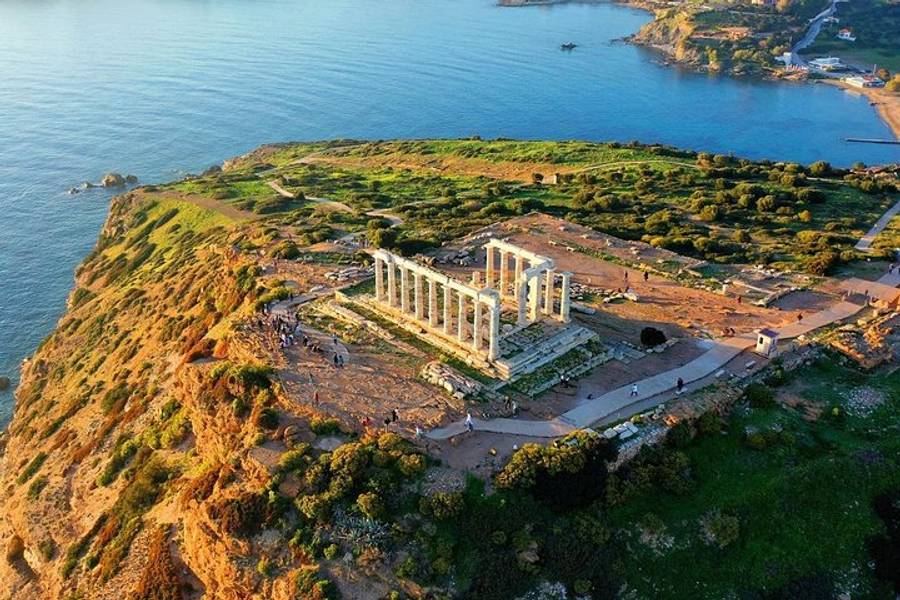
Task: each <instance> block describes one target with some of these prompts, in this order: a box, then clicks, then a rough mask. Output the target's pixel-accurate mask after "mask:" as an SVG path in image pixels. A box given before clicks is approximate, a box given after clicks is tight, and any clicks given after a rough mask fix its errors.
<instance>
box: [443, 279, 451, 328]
mask: <svg viewBox="0 0 900 600" xmlns="http://www.w3.org/2000/svg"><path fill="white" fill-rule="evenodd" d="M452 293H453V292H452V291H451V290H450V286H449V285H447V284H444V333H445V334H447V335H450V328H451V327H452V326H453V320H452V319H451V318H450V301H451V300H452V299H453V298H452V296H451V294H452Z"/></svg>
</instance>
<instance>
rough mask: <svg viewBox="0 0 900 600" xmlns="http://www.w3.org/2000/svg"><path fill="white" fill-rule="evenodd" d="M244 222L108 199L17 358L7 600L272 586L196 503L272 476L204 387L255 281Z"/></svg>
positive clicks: (240, 425)
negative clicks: (59, 310)
mask: <svg viewBox="0 0 900 600" xmlns="http://www.w3.org/2000/svg"><path fill="white" fill-rule="evenodd" d="M248 227H249V225H247V224H243V225H238V224H235V223H232V222H229V221H228V219H227V218H226V217H223V216H222V215H221V214H218V213H216V212H214V211H211V210H208V209H204V208H201V207H198V206H197V205H194V204H190V203H186V202H183V201H179V200H177V199H175V198H169V197H166V196H165V195H164V194H157V195H151V194H148V193H146V192H144V191H141V190H138V191H135V192H133V193H129V194H126V195H124V196H121V197H119V198H117V199H116V200H115V201H114V202H113V204H112V206H111V209H110V215H109V218H108V220H107V222H106V224H105V226H104V228H103V231H102V233H101V235H100V239H99V242H98V244H97V247H96V249H95V250H94V251H93V252H92V253H91V254H90V256H88V257H87V259H86V260H85V261H84V263H83V264H82V265H81V266H80V267H79V268H78V270H77V274H76V282H75V289H74V291H73V292H72V294H71V296H70V298H69V303H68V304H69V309H68V311H67V313H66V314H65V315H64V316H63V318H62V319H61V320H60V322H59V324H58V327H57V329H56V330H55V332H54V333H53V334H52V335H50V336H49V337H48V338H47V339H46V340H45V342H44V343H43V344H42V345H41V347H40V348H39V349H38V351H37V352H36V353H35V355H34V356H33V357H32V358H31V360H29V361H28V363H27V364H26V365H25V367H24V369H23V374H22V382H21V385H20V387H19V389H18V391H17V405H16V411H15V415H14V418H13V421H12V423H11V425H10V427H9V430H8V435H7V436H5V447H4V448H2V457H0V506H3V511H2V519H0V540H2V541H3V544H4V545H5V553H4V557H3V560H2V561H0V598H5V597H9V598H68V597H72V598H116V599H122V598H124V597H130V598H142V597H151V595H149V594H150V591H154V592H153V593H154V594H156V595H153V596H152V597H157V598H162V597H177V596H176V595H174V594H175V592H174V591H173V592H172V594H173V595H169V596H166V595H159V591H160V590H163V591H165V590H167V589H168V590H176V591H177V590H178V589H179V587H181V588H182V589H181V591H183V592H187V594H188V595H190V594H192V593H195V592H200V591H202V590H205V591H206V594H207V595H206V597H209V598H247V597H249V596H251V595H252V593H262V594H263V595H265V596H266V597H270V596H272V592H271V590H272V588H273V587H275V586H276V585H278V580H277V579H276V580H274V581H270V582H269V583H267V584H266V585H264V586H262V587H260V586H259V585H257V581H256V579H258V578H259V576H258V575H257V574H256V572H255V569H254V567H255V561H254V562H252V563H250V562H249V561H248V559H247V556H248V555H249V554H250V549H249V548H248V547H247V544H243V545H242V544H241V543H240V542H238V541H236V540H235V539H233V538H232V536H231V535H230V533H228V532H226V531H224V530H223V528H222V526H221V525H220V524H217V523H218V522H217V521H215V520H214V519H210V518H209V516H208V514H207V510H206V508H205V507H206V506H207V505H210V506H213V505H216V503H219V504H220V505H224V504H222V503H223V502H224V501H225V499H227V498H229V497H237V496H239V495H240V494H242V493H245V492H246V490H256V489H257V488H259V487H260V486H261V485H263V483H264V479H265V478H264V477H262V476H261V473H260V471H259V469H258V468H256V470H254V469H253V468H245V464H244V463H245V460H246V452H245V450H246V448H248V447H250V446H251V445H252V440H251V439H250V438H251V437H252V435H251V434H250V432H249V431H247V430H248V425H247V423H249V422H250V421H248V420H246V419H244V420H243V421H241V420H239V419H237V418H236V417H235V416H234V413H232V412H231V411H228V412H225V413H223V412H222V411H221V410H218V409H216V407H215V406H214V405H213V404H211V403H210V400H209V397H208V393H207V389H208V387H209V386H207V385H206V384H205V383H204V382H205V381H206V380H205V378H207V377H208V376H209V371H210V370H211V369H212V368H214V365H212V364H208V363H210V362H213V363H222V364H225V359H227V358H228V357H229V356H231V355H232V354H234V353H239V350H238V347H237V346H238V344H237V343H236V342H235V343H231V342H230V340H231V338H232V337H233V336H232V332H231V329H230V323H231V321H232V319H234V318H235V317H236V316H237V315H239V314H241V311H242V310H247V308H246V307H247V305H248V303H249V302H250V301H251V300H252V299H253V297H254V294H256V293H257V291H258V290H257V289H256V283H255V277H254V272H255V271H254V268H255V267H253V260H252V259H249V258H247V257H245V256H243V255H242V254H241V253H240V252H239V251H238V250H237V249H235V246H234V245H235V244H237V243H240V242H241V241H242V240H243V239H244V238H245V236H246V234H247V231H248ZM229 347H231V350H229ZM213 354H215V355H216V356H217V357H218V359H221V360H217V359H214V358H211V355H213ZM243 356H244V357H246V356H247V355H246V353H245V354H244V355H243ZM206 357H209V358H206ZM229 385H232V384H229V383H228V382H227V381H226V382H223V383H221V384H220V385H219V392H218V393H219V394H220V395H222V396H227V397H228V398H231V397H237V396H239V395H240V394H245V393H250V392H251V390H249V389H247V390H244V389H236V390H233V391H229V390H228V386H229ZM248 464H249V463H248ZM220 479H221V480H223V481H224V480H225V479H227V480H228V483H229V486H228V491H227V492H223V491H221V489H220V488H221V487H222V483H221V482H220ZM173 525H176V526H174V527H173ZM242 557H243V558H242ZM176 574H177V575H178V576H176ZM178 579H181V581H180V582H179V581H178ZM226 581H227V582H229V583H228V584H219V583H218V582H226ZM184 584H187V587H184ZM282 585H283V584H282ZM192 590H193V591H192ZM275 596H276V597H277V594H276V595H275Z"/></svg>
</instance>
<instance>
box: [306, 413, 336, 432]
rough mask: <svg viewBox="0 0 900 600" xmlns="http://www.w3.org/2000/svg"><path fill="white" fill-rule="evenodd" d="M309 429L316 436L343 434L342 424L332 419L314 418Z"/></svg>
mask: <svg viewBox="0 0 900 600" xmlns="http://www.w3.org/2000/svg"><path fill="white" fill-rule="evenodd" d="M309 428H310V429H312V432H313V433H315V434H316V435H334V434H336V433H340V432H341V422H340V421H338V420H337V419H335V418H332V417H313V418H312V419H311V420H310V422H309Z"/></svg>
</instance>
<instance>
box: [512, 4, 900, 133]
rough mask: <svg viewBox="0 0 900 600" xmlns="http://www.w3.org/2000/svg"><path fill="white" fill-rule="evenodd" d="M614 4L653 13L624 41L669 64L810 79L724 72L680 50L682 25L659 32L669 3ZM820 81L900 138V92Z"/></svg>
mask: <svg viewBox="0 0 900 600" xmlns="http://www.w3.org/2000/svg"><path fill="white" fill-rule="evenodd" d="M600 1H602V0H498V2H497V4H498V6H502V7H511V8H515V7H526V6H549V5H556V4H575V3H577V4H592V3H598V2H600ZM611 3H613V4H620V5H622V6H627V7H629V8H637V9H640V10H644V11H647V12H649V13H651V14H653V16H654V20H653V21H651V22H650V23H648V24H647V26H645V27H642V28H641V29H640V30H639V31H636V32H634V33H633V34H631V35H628V36H626V37H625V38H623V41H625V42H628V43H630V44H634V45H636V46H641V47H644V48H647V49H650V50H653V51H655V52H658V53H660V54H662V55H663V56H664V57H665V62H664V64H665V66H670V65H671V64H672V63H675V64H678V65H680V66H683V67H687V68H689V69H692V70H695V71H698V72H720V73H722V74H727V75H734V76H739V77H747V76H750V77H754V76H757V77H759V78H760V79H767V80H771V81H783V80H788V79H790V80H798V81H808V80H807V79H805V78H802V79H801V78H796V77H792V76H790V74H787V76H786V74H785V72H784V71H782V70H771V69H769V70H767V71H764V72H761V73H758V74H741V73H737V72H733V71H727V70H726V71H721V70H720V69H717V68H713V67H712V66H708V65H704V64H701V63H700V62H699V61H698V57H696V56H693V55H689V54H684V53H680V52H679V50H678V48H679V38H678V36H679V35H682V34H681V33H680V32H679V31H678V28H675V29H673V30H669V29H668V28H663V30H664V31H665V34H664V35H663V36H661V35H660V34H661V31H657V28H655V27H654V26H656V25H657V24H658V23H660V18H661V15H663V14H668V10H667V9H669V8H671V6H670V5H669V4H668V3H664V4H663V3H659V2H657V1H655V0H611ZM818 81H823V82H825V83H828V84H831V85H835V86H837V87H840V88H843V89H845V90H847V91H851V92H857V93H859V94H861V95H863V96H865V97H867V98H868V99H869V101H870V103H871V104H872V106H873V107H874V108H875V110H876V112H877V113H878V116H879V118H880V119H881V120H882V121H883V122H884V123H885V124H887V126H888V127H889V128H890V129H891V131H892V133H893V135H894V137H895V138H896V139H898V140H900V94H898V93H893V92H890V91H888V90H886V89H884V88H857V87H853V86H850V85H847V84H846V83H844V82H843V81H841V80H839V79H829V80H819V79H817V80H814V81H813V82H818Z"/></svg>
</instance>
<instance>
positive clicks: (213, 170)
mask: <svg viewBox="0 0 900 600" xmlns="http://www.w3.org/2000/svg"><path fill="white" fill-rule="evenodd" d="M221 172H222V167H220V166H219V165H213V166H211V167H209V168H208V169H206V170H205V171H203V173H202V174H203V176H204V177H209V176H210V175H218V174H219V173H221Z"/></svg>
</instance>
